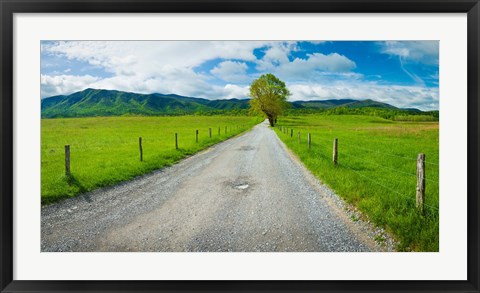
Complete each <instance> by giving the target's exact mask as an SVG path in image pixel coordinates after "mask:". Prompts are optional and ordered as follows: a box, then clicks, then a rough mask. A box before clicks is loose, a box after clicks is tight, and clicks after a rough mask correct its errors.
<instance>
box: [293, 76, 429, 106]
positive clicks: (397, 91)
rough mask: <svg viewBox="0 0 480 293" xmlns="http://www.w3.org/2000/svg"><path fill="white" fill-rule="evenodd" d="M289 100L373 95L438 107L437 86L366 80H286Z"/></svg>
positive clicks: (389, 100) (381, 99) (400, 103)
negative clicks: (313, 82) (392, 83)
mask: <svg viewBox="0 0 480 293" xmlns="http://www.w3.org/2000/svg"><path fill="white" fill-rule="evenodd" d="M288 88H289V89H290V91H291V92H292V96H291V97H290V99H289V100H290V101H300V100H304V101H308V100H328V99H355V100H365V99H372V100H375V101H379V102H384V103H388V104H391V105H393V106H396V107H399V108H410V107H415V108H418V109H420V110H438V88H428V87H420V86H396V85H379V84H374V83H368V82H353V83H337V84H325V85H324V84H289V85H288Z"/></svg>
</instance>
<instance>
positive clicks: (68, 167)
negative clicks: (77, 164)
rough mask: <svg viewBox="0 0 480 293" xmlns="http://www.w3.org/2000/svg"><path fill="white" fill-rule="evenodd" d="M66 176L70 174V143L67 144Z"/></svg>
mask: <svg viewBox="0 0 480 293" xmlns="http://www.w3.org/2000/svg"><path fill="white" fill-rule="evenodd" d="M65 176H67V177H68V176H70V145H68V144H67V145H66V146H65Z"/></svg>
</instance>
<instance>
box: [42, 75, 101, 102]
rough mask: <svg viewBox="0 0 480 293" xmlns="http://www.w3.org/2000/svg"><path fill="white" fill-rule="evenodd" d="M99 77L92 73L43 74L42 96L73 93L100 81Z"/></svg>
mask: <svg viewBox="0 0 480 293" xmlns="http://www.w3.org/2000/svg"><path fill="white" fill-rule="evenodd" d="M98 80H99V79H98V77H94V76H91V75H83V76H77V75H56V76H49V75H44V74H42V75H41V76H40V84H41V96H42V98H44V97H51V96H56V95H65V94H71V93H74V92H76V91H80V90H83V89H85V88H88V87H90V85H91V84H92V83H94V82H96V81H98Z"/></svg>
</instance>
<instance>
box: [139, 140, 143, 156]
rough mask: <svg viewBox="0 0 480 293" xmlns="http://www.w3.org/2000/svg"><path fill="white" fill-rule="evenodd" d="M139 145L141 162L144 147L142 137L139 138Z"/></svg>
mask: <svg viewBox="0 0 480 293" xmlns="http://www.w3.org/2000/svg"><path fill="white" fill-rule="evenodd" d="M138 147H139V148H140V162H142V161H143V148H142V138H141V137H139V138H138Z"/></svg>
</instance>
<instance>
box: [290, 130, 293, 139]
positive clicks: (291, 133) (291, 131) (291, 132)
mask: <svg viewBox="0 0 480 293" xmlns="http://www.w3.org/2000/svg"><path fill="white" fill-rule="evenodd" d="M290 137H293V129H290Z"/></svg>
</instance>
